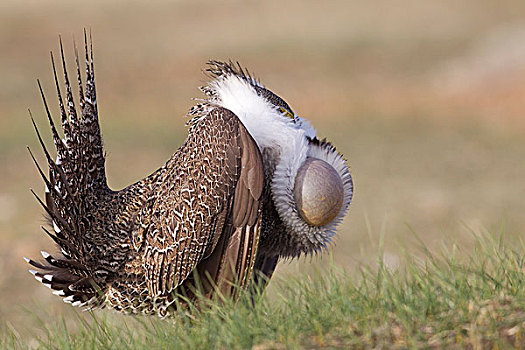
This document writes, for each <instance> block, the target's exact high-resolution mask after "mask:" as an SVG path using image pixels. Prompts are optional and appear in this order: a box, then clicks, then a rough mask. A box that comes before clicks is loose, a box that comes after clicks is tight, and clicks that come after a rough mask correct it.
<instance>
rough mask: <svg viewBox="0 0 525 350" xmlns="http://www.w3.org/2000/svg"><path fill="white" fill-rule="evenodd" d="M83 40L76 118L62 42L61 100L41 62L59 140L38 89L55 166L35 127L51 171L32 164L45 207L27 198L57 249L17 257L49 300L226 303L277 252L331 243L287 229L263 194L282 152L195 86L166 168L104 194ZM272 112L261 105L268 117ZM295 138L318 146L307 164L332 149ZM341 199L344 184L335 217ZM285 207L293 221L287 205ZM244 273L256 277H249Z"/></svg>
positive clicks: (227, 71) (133, 306)
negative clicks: (201, 96)
mask: <svg viewBox="0 0 525 350" xmlns="http://www.w3.org/2000/svg"><path fill="white" fill-rule="evenodd" d="M84 42H85V60H86V74H85V91H84V85H83V82H82V74H81V69H80V62H79V57H78V52H77V49H76V47H75V58H76V60H75V61H76V68H77V80H78V86H79V92H78V94H79V107H80V109H79V110H80V113H79V114H77V109H76V106H75V102H74V99H73V94H72V91H71V84H70V81H69V77H68V74H67V69H66V62H65V58H64V53H63V49H62V43H61V42H60V53H61V61H62V68H63V72H64V84H65V92H64V93H65V102H64V101H63V98H62V91H61V90H60V83H59V79H58V77H57V72H56V68H55V63H54V60H53V56H51V60H52V67H53V73H54V78H55V83H56V88H57V95H58V100H59V108H60V117H61V124H62V130H63V133H64V138H63V139H62V138H61V137H60V136H59V132H58V131H57V128H56V127H55V125H54V123H53V119H52V117H51V114H50V111H49V109H48V106H47V102H46V99H45V97H44V93H43V91H42V88H41V87H40V83H39V87H40V92H41V94H42V99H43V101H44V107H45V111H46V114H47V117H48V120H49V124H50V127H51V132H52V135H53V141H54V144H55V148H56V151H57V157H56V160H53V158H52V157H51V155H50V154H49V152H48V150H47V149H46V146H45V145H44V142H43V141H42V138H41V137H40V134H39V132H38V129H37V127H36V124H35V123H34V121H33V124H34V126H35V130H36V132H37V136H38V139H39V141H40V143H41V145H42V148H43V150H44V154H45V156H46V159H47V163H48V168H49V169H48V173H49V175H48V176H46V175H45V173H44V171H42V170H41V168H40V167H39V166H38V164H37V163H36V161H35V164H36V165H37V167H38V170H39V172H40V174H41V176H42V178H43V180H44V182H45V184H46V194H45V200H44V201H42V200H40V199H39V198H38V196H37V195H36V194H35V196H36V197H37V199H38V201H39V202H40V203H41V204H42V206H43V207H44V209H45V211H46V213H47V215H48V217H49V220H50V223H51V224H52V226H53V228H54V233H52V232H50V231H49V230H48V229H46V228H45V227H42V228H43V230H44V231H45V232H46V233H47V234H48V235H49V236H50V237H51V238H52V239H53V240H54V241H55V242H56V243H57V245H58V246H59V247H60V249H61V253H58V254H53V256H51V255H50V254H49V253H46V252H42V256H43V258H44V261H42V262H38V261H35V260H30V259H26V260H27V261H28V262H29V263H30V264H31V265H33V266H34V267H35V268H36V270H30V271H31V273H33V275H34V276H35V278H36V279H37V280H39V281H41V282H42V283H43V284H44V285H46V286H48V287H50V288H51V289H52V290H53V293H54V294H56V295H59V296H62V297H63V298H64V301H66V302H71V303H73V305H77V306H82V307H85V308H93V307H106V306H107V307H111V308H113V309H116V310H118V311H122V312H126V313H139V312H140V313H145V314H158V315H160V316H166V315H168V314H169V313H170V310H171V309H172V305H173V303H174V301H175V299H176V294H178V293H184V294H185V295H186V296H189V298H190V300H191V299H192V298H193V297H194V295H195V294H194V292H195V288H197V286H199V288H200V292H202V293H204V295H206V296H208V297H211V296H212V295H214V294H215V293H216V292H220V294H221V295H224V296H231V295H235V294H236V290H237V289H236V288H235V287H234V284H237V285H240V286H241V287H245V286H247V285H248V284H249V282H250V281H251V279H252V277H254V278H255V281H256V282H257V283H261V280H260V277H261V274H262V275H265V276H266V277H268V278H269V277H270V276H271V275H272V273H273V271H274V269H275V266H276V264H277V261H278V259H279V257H280V256H292V257H293V256H297V255H300V254H301V253H308V252H312V251H317V250H318V249H320V248H322V247H324V246H325V245H326V244H327V243H329V241H330V238H331V235H333V230H334V227H335V226H333V225H332V226H327V228H326V230H325V231H326V234H325V231H323V229H324V228H315V227H312V228H311V230H312V232H313V236H308V237H306V238H305V237H303V238H301V237H300V232H299V236H297V234H298V232H295V231H294V232H292V231H293V229H290V227H289V225H288V226H286V225H287V224H286V222H285V219H284V218H283V216H282V215H281V214H280V213H279V212H278V208H279V207H278V206H276V204H274V201H275V198H274V197H272V196H275V194H274V191H273V190H272V186H273V182H275V181H276V180H275V179H277V180H279V179H278V178H277V177H276V176H275V175H274V172H275V169H276V164H278V163H279V155H280V151H279V150H277V151H276V150H275V149H274V150H273V151H272V149H270V148H268V147H265V146H264V143H263V141H261V140H263V138H260V139H259V141H257V140H256V139H255V137H254V135H253V130H252V131H249V130H248V128H247V127H246V126H245V125H244V123H243V121H241V119H240V117H239V116H238V115H236V114H235V113H234V112H233V111H232V110H230V109H228V108H225V106H224V104H221V103H220V102H221V101H220V99H219V97H218V90H214V88H213V87H212V86H208V87H205V88H203V91H204V92H205V93H206V95H207V96H208V97H209V98H208V99H207V100H203V101H202V102H201V103H200V104H198V105H197V106H195V107H194V108H192V109H191V110H190V113H189V114H190V116H191V117H193V118H192V119H191V121H190V122H189V125H190V127H189V132H188V138H187V139H186V141H185V142H184V144H183V145H182V146H181V147H180V148H179V149H178V150H177V151H176V152H175V154H173V156H172V157H171V158H170V159H169V160H168V161H167V162H166V164H165V165H164V166H162V167H160V168H159V169H158V170H157V171H155V172H154V173H153V174H151V175H150V176H148V177H146V178H145V179H143V180H141V181H139V182H137V183H135V184H133V185H131V186H129V187H127V188H125V189H123V190H121V191H112V190H111V189H109V187H108V186H107V182H106V176H105V166H104V163H105V159H104V153H103V147H102V138H101V134H100V128H99V122H98V109H97V98H96V90H95V75H94V66H93V49H92V44H91V38H90V40H89V48H88V40H87V36H86V33H85V32H84ZM208 71H209V72H210V73H211V74H212V76H213V77H214V78H216V79H222V78H224V77H229V76H234V77H236V78H237V79H240V80H242V81H243V82H244V83H246V84H249V86H248V90H250V89H251V87H253V92H254V93H256V94H257V96H262V98H264V99H265V100H264V101H269V102H268V103H271V104H272V105H273V106H274V107H275V109H276V110H282V111H285V112H286V115H288V118H290V119H288V121H289V122H290V123H292V122H293V123H294V124H295V123H297V124H298V125H299V126H300V125H301V124H300V123H302V121H301V119H300V118H299V117H298V116H295V115H294V114H293V113H291V109H290V107H289V106H288V105H287V104H286V103H285V102H284V101H283V100H282V99H280V98H279V97H278V96H276V95H274V94H273V93H271V92H270V91H269V90H266V89H264V88H263V87H262V85H260V83H259V82H258V81H256V80H255V79H253V78H252V77H251V76H250V75H249V73H247V72H246V73H245V72H244V71H243V70H242V69H241V68H240V66H238V67H236V66H235V65H233V64H231V63H222V62H217V61H212V62H211V63H210V69H209V70H208ZM250 86H251V87H250ZM250 91H252V90H250ZM274 107H271V108H270V109H271V111H272V113H273V110H274V109H273V108H274ZM290 115H291V117H290ZM278 116H279V118H280V114H278ZM31 119H32V117H31ZM245 121H246V120H245ZM309 132H310V131H309ZM310 133H311V132H310ZM301 135H302V134H301ZM301 137H302V136H301ZM301 140H302V142H308V145H309V144H312V145H313V146H312V147H317V148H318V149H316V150H315V152H317V153H318V154H321V155H320V156H316V157H321V158H322V157H324V158H326V157H330V156H331V155H330V154H331V153H330V152H335V149H332V147H331V146H330V144H328V143H326V142H324V141H318V140H317V139H316V138H315V137H313V138H311V137H308V138H307V139H306V138H305V139H301ZM276 152H277V153H276ZM312 152H314V151H312ZM315 152H314V153H313V154H316V153H315ZM323 152H324V153H323ZM325 153H326V154H328V156H324V154H325ZM31 156H33V155H32V154H31ZM331 157H332V158H333V159H332V158H330V159H332V160H330V159H328V160H327V161H333V162H336V163H337V162H338V163H337V164H339V165H337V164H336V165H335V166H336V167H337V166H338V168H337V169H338V171H339V174H340V175H341V177H342V180H341V181H344V183H345V184H346V185H348V184H350V186H351V178H350V175H349V173H348V169H347V167H346V165H344V161H342V160H340V159H341V157H340V155H338V154H337V153H335V154H334V155H333V156H331ZM33 159H34V158H33ZM334 159H335V160H334ZM341 162H342V163H341ZM341 164H342V165H341ZM294 171H295V170H294ZM33 193H34V192H33ZM351 193H352V192H351V187H350V192H348V190H346V193H345V207H344V208H342V209H341V213H340V215H339V216H338V218H337V220H339V221H340V219H341V218H342V215H344V213H345V211H346V207H348V204H349V203H350V198H351ZM342 195H343V194H341V196H342ZM342 198H343V197H341V201H342ZM291 208H292V209H291V210H292V214H293V213H295V210H296V209H294V208H293V206H292V207H291ZM337 220H335V221H337ZM337 222H338V221H337ZM337 222H335V224H337ZM335 224H334V225H335ZM298 225H303V223H298ZM298 227H303V226H298ZM298 237H299V238H298ZM260 240H261V242H259V241H260ZM305 242H306V243H305ZM308 242H311V243H308ZM259 248H260V249H259ZM254 269H255V270H257V271H258V272H257V273H253V270H254Z"/></svg>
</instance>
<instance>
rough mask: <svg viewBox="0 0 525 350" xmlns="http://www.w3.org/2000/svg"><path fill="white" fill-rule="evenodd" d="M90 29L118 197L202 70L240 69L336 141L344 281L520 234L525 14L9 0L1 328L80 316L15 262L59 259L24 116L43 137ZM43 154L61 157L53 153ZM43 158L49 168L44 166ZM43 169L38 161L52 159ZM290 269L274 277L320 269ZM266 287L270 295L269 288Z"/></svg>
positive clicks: (347, 4)
mask: <svg viewBox="0 0 525 350" xmlns="http://www.w3.org/2000/svg"><path fill="white" fill-rule="evenodd" d="M84 27H87V28H91V29H92V32H93V39H94V50H95V66H96V67H95V69H96V76H97V92H98V102H99V113H100V117H101V126H102V132H103V136H104V140H105V148H106V151H107V163H106V164H107V173H108V179H109V184H110V187H111V188H113V189H120V188H123V187H125V186H127V185H128V184H130V183H132V182H134V181H137V180H139V179H140V178H142V177H144V176H146V175H148V174H149V173H151V172H152V171H154V170H155V169H156V168H157V167H159V166H160V165H162V164H163V163H164V162H165V161H166V160H167V159H168V157H169V156H170V155H171V154H172V153H173V152H174V151H175V150H176V149H177V147H178V146H179V145H180V144H181V143H182V142H183V139H184V137H185V135H186V127H185V126H184V123H185V121H186V118H185V114H186V111H187V110H188V109H189V108H190V107H191V106H192V101H191V98H192V97H200V92H199V91H198V90H197V87H198V86H200V85H202V84H203V82H204V81H205V80H206V78H205V76H204V75H203V74H202V69H203V68H204V67H205V62H206V61H207V60H208V59H224V60H226V59H233V60H238V61H240V62H241V63H242V64H243V65H244V66H246V67H248V68H249V70H250V72H253V73H255V75H256V76H257V77H259V78H260V79H261V80H262V82H263V83H264V84H265V85H266V86H267V87H269V88H270V89H271V90H273V91H274V92H276V93H277V94H278V95H280V96H281V97H283V98H284V99H285V100H286V101H287V102H288V103H289V104H290V105H291V106H292V108H293V109H294V111H296V112H297V113H298V114H299V115H301V116H302V117H305V118H307V119H309V120H311V121H312V123H313V124H314V126H315V127H316V128H317V130H318V132H319V134H320V136H322V137H324V136H326V137H328V138H329V139H330V140H331V141H332V142H333V143H334V144H335V145H336V146H337V148H338V150H339V151H340V152H342V153H343V154H344V155H345V157H346V159H348V162H349V164H350V166H351V170H352V175H353V177H354V181H355V185H356V188H355V197H354V201H353V203H352V205H351V208H350V211H349V214H348V216H347V217H346V219H345V221H344V223H343V225H342V226H341V228H340V230H339V233H338V235H337V238H336V242H335V244H334V245H333V246H332V248H331V251H332V256H333V259H334V260H335V262H336V263H337V264H338V265H341V266H344V267H345V268H347V269H348V270H350V271H351V270H352V268H353V267H355V266H356V265H357V264H359V263H361V262H367V261H368V260H372V259H373V258H374V256H376V255H375V252H376V251H377V249H378V242H379V240H380V237H381V236H383V237H384V249H385V261H386V262H387V263H388V264H391V265H392V266H396V264H398V263H399V256H400V254H402V251H403V250H408V251H409V252H410V251H411V249H413V251H414V254H419V251H418V250H417V248H416V247H417V239H416V238H415V236H414V233H415V235H417V236H419V237H420V238H421V239H422V240H423V241H424V242H425V244H426V245H428V247H430V248H431V249H438V248H440V247H441V246H442V244H443V242H446V241H447V240H452V241H454V242H458V243H459V244H461V245H463V246H465V247H467V249H468V247H470V246H471V245H472V244H473V242H474V241H475V239H474V237H473V234H472V232H479V231H488V232H490V233H491V234H494V235H499V234H500V233H501V232H505V234H506V235H507V236H515V237H520V236H521V235H523V234H524V230H523V228H524V226H525V215H524V211H525V200H524V197H525V179H524V177H525V116H524V112H525V2H523V1H520V0H512V1H511V0H501V1H480V0H465V1H460V2H458V1H454V0H442V1H434V2H426V1H425V2H423V1H416V0H399V1H395V2H392V1H389V0H383V1H374V2H363V1H349V0H340V1H330V2H324V1H298V0H297V1H296V0H294V1H286V2H283V1H276V0H270V1H156V2H151V3H149V2H141V1H102V0H91V1H85V2H83V3H77V2H72V1H65V0H64V1H62V0H60V1H59V0H50V1H45V2H42V1H36V0H34V1H15V0H3V1H2V2H1V3H0V325H1V326H4V325H9V324H11V325H13V326H14V327H15V328H17V327H20V326H25V327H28V325H30V324H31V322H34V320H33V321H31V320H30V318H29V317H30V316H28V315H30V314H28V312H26V311H24V309H29V310H31V309H33V306H34V305H36V304H41V305H42V307H43V310H45V312H46V313H48V314H50V315H64V314H67V313H69V312H71V311H70V310H71V307H69V306H65V305H64V304H63V303H62V302H61V301H60V300H59V298H57V297H55V296H53V295H51V293H49V291H48V290H47V289H46V288H45V287H44V286H42V285H40V284H37V282H35V281H34V280H33V279H32V277H31V276H30V275H29V274H28V273H27V269H28V266H27V265H26V264H25V263H24V261H23V259H22V257H23V256H29V257H37V256H39V251H40V250H42V249H43V250H49V251H53V250H54V247H53V244H52V242H51V240H49V239H48V238H47V237H45V234H44V233H43V232H41V231H40V229H39V225H40V224H42V223H43V215H42V210H41V208H40V207H39V205H38V204H37V202H36V201H35V200H34V198H33V197H32V195H31V194H30V192H29V188H34V189H35V190H36V192H37V193H39V194H43V191H44V186H43V183H42V182H41V180H40V178H39V176H38V173H37V171H36V169H35V168H34V166H33V164H32V163H31V160H30V158H29V155H28V153H27V150H26V148H25V146H26V145H29V146H30V147H32V148H33V149H34V150H35V151H37V152H36V153H40V152H39V146H38V144H37V140H36V137H35V135H34V132H33V130H32V127H31V124H30V121H29V118H28V113H27V108H31V110H32V111H33V114H34V115H35V118H36V120H37V123H39V124H40V125H41V130H42V131H43V132H44V134H45V135H46V140H47V141H50V138H49V132H48V130H47V125H46V121H45V119H44V114H43V107H42V103H41V101H40V97H39V94H38V90H37V85H36V81H35V79H36V78H40V79H41V81H42V84H43V86H44V89H45V90H46V91H47V94H48V100H49V102H50V104H51V108H52V110H53V111H54V115H55V120H58V119H57V117H58V114H57V108H58V107H57V104H56V102H55V98H54V97H55V96H54V87H53V80H52V74H51V73H52V71H51V68H50V63H49V51H50V50H53V51H55V53H56V52H57V49H58V34H61V35H62V36H63V40H64V45H65V51H66V55H67V58H68V59H69V64H70V67H71V68H72V67H73V65H72V63H73V57H74V56H73V49H72V46H73V45H72V42H73V36H74V37H75V38H76V39H77V42H81V37H82V29H83V28H84ZM49 145H51V143H49ZM39 159H40V160H41V161H43V157H41V156H40V158H39ZM42 164H44V163H42ZM329 262H330V255H329V254H326V255H325V256H324V257H323V258H319V257H316V258H313V259H310V258H308V259H301V260H299V261H294V262H291V263H284V264H282V265H281V266H280V267H279V269H278V274H280V275H281V276H283V275H285V274H286V273H295V272H296V271H298V270H299V271H301V270H304V269H310V268H311V267H312V266H318V265H323V264H327V263H329ZM270 288H271V285H270Z"/></svg>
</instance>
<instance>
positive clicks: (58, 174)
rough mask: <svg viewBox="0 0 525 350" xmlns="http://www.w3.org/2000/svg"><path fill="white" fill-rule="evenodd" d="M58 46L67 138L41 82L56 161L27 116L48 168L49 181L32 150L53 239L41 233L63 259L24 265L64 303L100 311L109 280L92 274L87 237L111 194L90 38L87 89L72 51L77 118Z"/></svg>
mask: <svg viewBox="0 0 525 350" xmlns="http://www.w3.org/2000/svg"><path fill="white" fill-rule="evenodd" d="M59 42H60V57H61V61H62V69H63V73H64V86H65V89H64V91H65V95H64V96H65V101H64V100H63V97H62V96H63V95H62V91H61V89H60V83H59V79H58V74H57V69H56V66H55V60H54V57H53V53H51V65H52V69H53V76H54V80H55V85H56V90H57V97H58V105H59V110H60V120H61V125H62V131H63V133H64V138H63V139H62V138H61V137H60V135H59V131H58V130H57V128H56V126H55V124H54V121H53V118H52V116H51V113H50V111H49V106H48V104H47V100H46V98H45V95H44V92H43V90H42V86H41V84H40V81H37V82H38V87H39V90H40V94H41V96H42V101H43V104H44V109H45V113H46V115H47V119H48V122H49V126H50V128H51V134H52V136H53V143H54V145H55V148H56V153H57V155H56V160H54V159H53V157H52V156H51V154H50V153H49V151H48V150H47V148H46V145H45V143H44V142H43V140H42V137H41V135H40V132H39V130H38V128H37V125H36V123H35V121H34V119H33V116H32V115H31V112H29V114H30V117H31V121H32V123H33V126H34V128H35V131H36V134H37V138H38V140H39V143H40V145H41V146H42V149H43V152H44V155H45V158H46V161H47V164H48V176H46V175H45V173H44V171H43V170H42V168H41V167H40V166H39V164H38V162H37V161H36V159H35V157H34V156H33V153H32V152H31V150H29V153H30V155H31V158H32V159H33V161H34V163H35V165H36V167H37V169H38V172H39V173H40V175H41V177H42V180H43V181H44V183H45V186H46V187H45V188H46V191H45V200H41V199H40V198H39V197H38V196H37V195H36V193H35V192H34V191H33V190H31V192H32V193H33V194H34V195H35V197H36V198H37V200H38V202H39V203H40V204H41V205H42V207H43V208H44V210H45V212H46V214H47V216H48V218H49V221H50V224H51V225H52V226H53V231H54V233H51V232H50V231H49V230H47V229H46V228H45V227H42V229H43V230H44V231H45V232H46V233H47V234H48V235H49V236H50V237H51V238H52V239H53V241H54V242H55V243H56V244H57V245H58V246H59V247H60V249H61V256H60V257H57V258H54V257H52V256H51V255H50V254H49V253H46V252H42V256H43V257H44V261H42V262H37V261H34V260H31V259H27V258H26V261H27V262H28V263H29V264H31V265H32V266H33V267H35V268H36V269H37V270H30V272H31V273H32V274H33V275H34V276H35V278H36V279H37V280H39V281H40V282H42V283H43V284H44V285H46V286H48V287H50V288H51V289H53V290H55V292H54V294H56V295H60V296H62V297H64V301H66V302H71V303H73V304H74V305H78V306H97V305H99V304H100V303H101V294H100V287H99V285H102V284H103V278H102V277H100V276H101V275H102V276H105V273H100V272H101V271H100V270H96V271H93V270H95V269H96V268H95V267H94V266H93V264H90V261H91V262H92V260H93V256H92V254H91V252H90V248H89V247H90V246H92V244H93V242H90V241H88V237H87V234H88V232H89V229H90V225H91V224H92V220H90V218H91V217H92V213H93V210H95V209H96V208H97V207H98V202H97V199H99V198H100V197H101V195H104V194H106V193H108V192H109V189H108V187H107V183H106V175H105V159H104V154H103V146H102V137H101V134H100V126H99V121H98V110H97V98H96V89H95V72H94V64H93V45H92V40H91V33H90V35H89V45H88V37H87V33H86V31H85V30H84V49H85V60H86V63H85V64H86V76H85V81H86V85H85V89H84V86H83V83H82V74H81V68H80V62H79V55H78V50H77V47H76V44H75V46H74V50H75V62H76V73H77V74H76V75H77V80H78V89H79V90H78V95H79V107H80V109H79V110H80V113H79V114H78V113H77V108H76V106H75V101H74V98H73V93H72V88H71V84H70V81H69V76H68V72H67V67H66V60H65V57H64V49H63V45H62V39H61V38H60V40H59ZM97 276H98V278H97Z"/></svg>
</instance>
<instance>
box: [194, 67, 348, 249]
mask: <svg viewBox="0 0 525 350" xmlns="http://www.w3.org/2000/svg"><path fill="white" fill-rule="evenodd" d="M207 71H208V72H209V73H210V74H211V76H212V78H213V80H212V81H211V82H210V83H208V85H206V86H205V87H203V88H202V91H203V92H204V93H205V94H206V95H207V98H206V99H203V100H200V103H199V104H198V105H196V106H195V107H193V108H192V109H191V110H190V116H193V119H192V120H191V121H190V122H196V121H198V120H199V119H200V118H203V117H204V116H205V115H206V114H207V112H208V111H209V110H211V109H213V108H214V107H216V106H221V107H224V108H227V109H229V110H231V111H232V112H233V113H235V114H236V115H237V117H238V118H239V119H240V120H241V121H242V123H243V124H244V126H245V127H246V129H247V130H248V131H249V133H250V134H251V135H252V137H253V138H254V140H255V141H256V143H257V144H258V146H259V149H260V150H261V152H262V153H263V155H269V156H265V157H263V159H264V167H265V172H266V175H267V176H266V178H267V185H268V186H269V187H270V189H271V190H270V191H269V193H270V195H271V205H272V211H273V210H274V211H275V212H276V213H277V216H278V218H273V219H272V218H270V219H269V218H265V217H263V225H264V223H265V222H267V221H268V220H273V221H277V223H276V222H273V223H272V226H274V227H273V228H272V229H271V230H270V231H272V232H263V234H265V235H266V236H268V239H269V240H270V241H271V242H273V243H272V248H271V249H272V250H273V251H276V250H277V251H278V252H279V255H281V256H290V257H295V256H300V255H301V254H303V253H304V254H308V253H313V252H317V251H319V250H321V249H322V248H324V247H326V246H327V245H328V244H329V243H330V242H331V240H332V238H333V236H334V234H335V230H336V227H337V225H338V224H339V223H340V222H341V221H342V219H343V217H344V215H345V214H346V211H347V209H348V206H349V205H350V202H351V200H352V195H353V182H352V177H351V176H350V172H349V169H348V166H347V165H346V162H345V160H344V159H343V157H342V155H341V154H339V153H338V152H337V151H336V149H335V147H333V146H332V145H331V144H330V143H329V142H328V141H326V140H319V139H318V138H317V137H316V133H317V132H316V131H315V129H314V128H313V127H312V125H311V124H310V122H308V121H307V120H305V119H303V118H301V117H299V116H298V115H297V114H296V113H294V111H293V110H292V108H291V107H290V106H289V105H288V104H287V103H286V102H285V101H284V100H283V99H282V98H281V97H279V96H277V95H276V94H274V93H273V92H272V91H270V90H268V89H267V88H265V87H264V86H263V85H262V84H261V83H260V82H259V81H258V80H257V79H255V78H254V77H253V76H252V75H251V74H250V73H248V71H247V70H245V69H242V68H241V66H240V65H239V64H236V65H235V64H233V63H232V62H229V63H224V62H218V61H211V62H210V63H209V68H208V69H207ZM263 215H270V213H263ZM276 225H277V226H276ZM263 230H264V227H263ZM272 235H275V236H274V237H272Z"/></svg>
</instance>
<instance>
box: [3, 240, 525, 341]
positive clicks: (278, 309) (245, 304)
mask: <svg viewBox="0 0 525 350" xmlns="http://www.w3.org/2000/svg"><path fill="white" fill-rule="evenodd" d="M487 237H488V236H487ZM487 237H482V238H478V241H477V244H476V246H475V249H474V250H473V251H472V253H471V254H466V253H465V252H462V251H461V249H460V248H458V247H457V246H455V245H451V248H450V249H443V251H442V253H441V254H439V255H436V254H432V253H430V252H429V251H428V250H426V248H425V247H423V248H421V249H420V254H419V256H418V257H415V256H410V255H408V254H406V256H405V261H404V264H403V265H402V266H403V267H402V268H399V269H390V268H388V267H387V266H386V265H385V264H383V263H382V261H383V259H382V254H381V252H380V253H379V255H378V257H379V258H378V260H377V264H374V265H370V266H361V267H360V268H359V269H358V270H357V271H356V272H355V273H354V272H353V273H348V272H345V271H342V270H340V269H338V268H337V267H332V268H331V269H328V270H319V271H317V272H316V273H313V274H312V275H299V276H288V277H286V278H280V279H279V280H278V281H277V286H274V288H273V291H272V293H270V294H271V295H263V296H262V297H261V298H260V299H259V300H258V301H257V302H256V304H255V306H252V303H251V301H250V298H249V297H248V296H247V295H243V296H242V297H241V299H240V301H238V302H237V303H233V302H223V303H218V302H209V303H208V304H207V307H204V308H203V309H202V310H200V311H199V310H196V309H192V310H189V311H188V312H187V313H185V314H181V315H179V316H178V317H175V318H174V319H170V320H164V321H163V320H159V319H157V318H152V317H124V316H120V315H117V314H114V313H102V312H93V313H89V314H87V313H82V314H81V313H79V314H77V317H76V318H73V319H72V320H71V319H70V320H68V321H67V322H66V321H65V320H64V319H62V320H50V319H43V320H42V321H41V325H40V329H39V331H40V332H43V333H42V336H40V337H39V338H38V339H33V340H31V341H29V340H25V339H21V338H20V337H19V336H18V335H17V334H18V333H17V330H15V329H13V328H9V327H5V329H4V332H3V336H2V338H1V341H0V347H1V348H29V347H41V348H49V349H56V348H58V349H101V348H104V349H123V348H131V349H152V348H153V349H155V348H162V349H165V348H170V349H205V348H222V349H246V348H255V349H275V348H318V347H327V348H348V347H357V348H363V347H364V348H421V347H436V348H442V347H458V348H464V347H466V348H474V349H476V348H512V347H518V348H522V347H524V346H525V337H524V331H525V311H524V310H525V298H524V288H523V287H524V284H525V274H524V268H525V258H524V252H525V247H524V245H523V243H519V244H512V248H511V247H509V246H508V245H505V244H504V243H503V241H504V240H503V239H502V238H501V239H500V240H498V241H496V240H493V239H491V238H487Z"/></svg>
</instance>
